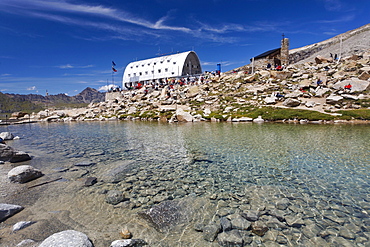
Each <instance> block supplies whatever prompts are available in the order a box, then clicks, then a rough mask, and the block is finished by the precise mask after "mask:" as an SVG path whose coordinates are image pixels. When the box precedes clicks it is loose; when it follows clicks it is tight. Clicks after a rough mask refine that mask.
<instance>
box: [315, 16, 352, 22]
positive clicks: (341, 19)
mask: <svg viewBox="0 0 370 247" xmlns="http://www.w3.org/2000/svg"><path fill="white" fill-rule="evenodd" d="M355 17H356V16H355V15H353V14H352V15H344V16H341V17H340V18H337V19H332V20H317V21H316V23H324V24H331V23H342V22H348V21H352V20H353V19H354V18H355Z"/></svg>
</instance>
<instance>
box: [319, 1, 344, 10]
mask: <svg viewBox="0 0 370 247" xmlns="http://www.w3.org/2000/svg"><path fill="white" fill-rule="evenodd" d="M323 2H324V6H325V8H326V9H327V10H329V11H339V10H342V9H343V3H342V1H341V0H323Z"/></svg>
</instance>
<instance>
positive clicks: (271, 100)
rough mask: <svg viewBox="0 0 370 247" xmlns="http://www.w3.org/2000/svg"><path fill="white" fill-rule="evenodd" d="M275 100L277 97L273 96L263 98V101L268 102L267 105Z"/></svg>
mask: <svg viewBox="0 0 370 247" xmlns="http://www.w3.org/2000/svg"><path fill="white" fill-rule="evenodd" d="M276 100H277V98H276V97H275V96H271V97H266V98H265V99H264V101H265V103H266V104H268V105H273V104H276Z"/></svg>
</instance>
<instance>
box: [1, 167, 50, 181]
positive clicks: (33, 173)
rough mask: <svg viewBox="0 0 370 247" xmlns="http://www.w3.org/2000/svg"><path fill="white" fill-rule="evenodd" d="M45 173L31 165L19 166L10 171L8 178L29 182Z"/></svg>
mask: <svg viewBox="0 0 370 247" xmlns="http://www.w3.org/2000/svg"><path fill="white" fill-rule="evenodd" d="M43 175H44V174H43V173H42V172H41V171H39V170H37V169H35V168H33V167H32V166H29V165H22V166H17V167H15V168H13V169H12V170H10V171H9V172H8V178H9V180H10V181H11V182H14V183H27V182H29V181H31V180H34V179H36V178H39V177H41V176H43Z"/></svg>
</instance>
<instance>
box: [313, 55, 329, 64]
mask: <svg viewBox="0 0 370 247" xmlns="http://www.w3.org/2000/svg"><path fill="white" fill-rule="evenodd" d="M315 62H316V64H322V63H330V62H333V59H332V58H325V57H323V56H317V57H315Z"/></svg>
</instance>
